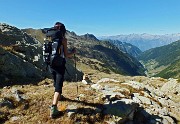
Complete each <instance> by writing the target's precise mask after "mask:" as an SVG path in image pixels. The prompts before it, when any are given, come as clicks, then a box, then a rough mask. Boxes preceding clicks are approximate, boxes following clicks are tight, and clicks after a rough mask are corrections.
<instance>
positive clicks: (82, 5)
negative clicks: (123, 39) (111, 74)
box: [0, 0, 180, 36]
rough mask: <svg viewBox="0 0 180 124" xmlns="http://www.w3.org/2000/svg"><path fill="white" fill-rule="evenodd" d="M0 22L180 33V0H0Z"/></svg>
mask: <svg viewBox="0 0 180 124" xmlns="http://www.w3.org/2000/svg"><path fill="white" fill-rule="evenodd" d="M0 5H1V7H0V23H2V22H4V23H8V24H10V25H13V26H16V27H18V28H36V29H37V28H44V27H51V26H53V25H54V23H55V22H56V21H60V22H63V23H64V24H65V26H66V28H67V30H70V31H74V32H75V33H76V34H78V35H81V34H86V33H91V34H94V35H95V36H104V35H118V34H131V33H138V34H139V33H149V34H170V33H180V0H0Z"/></svg>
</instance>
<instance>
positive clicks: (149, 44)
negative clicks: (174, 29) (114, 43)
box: [98, 33, 180, 51]
mask: <svg viewBox="0 0 180 124" xmlns="http://www.w3.org/2000/svg"><path fill="white" fill-rule="evenodd" d="M98 39H101V40H102V39H104V40H105V39H110V40H119V41H121V42H126V43H130V44H132V45H135V46H137V47H138V48H139V49H140V50H141V51H146V50H148V49H151V48H155V47H160V46H164V45H167V44H170V43H172V42H174V41H177V40H180V33H178V34H165V35H151V34H146V33H144V34H129V35H116V36H102V37H99V38H98Z"/></svg>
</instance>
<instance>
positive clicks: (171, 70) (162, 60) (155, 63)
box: [138, 41, 180, 78]
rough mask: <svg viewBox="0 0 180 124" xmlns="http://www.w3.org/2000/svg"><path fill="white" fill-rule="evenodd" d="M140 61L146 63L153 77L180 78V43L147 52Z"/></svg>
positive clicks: (141, 56)
mask: <svg viewBox="0 0 180 124" xmlns="http://www.w3.org/2000/svg"><path fill="white" fill-rule="evenodd" d="M138 59H139V60H140V61H142V62H143V63H144V65H145V66H146V68H147V69H148V72H149V74H151V75H156V76H161V77H165V78H170V77H174V78H180V76H179V72H180V71H179V62H180V41H176V42H173V43H171V44H169V45H165V46H162V47H157V48H153V49H150V50H147V51H145V52H143V53H142V54H141V55H140V56H139V57H138ZM158 73H159V74H158Z"/></svg>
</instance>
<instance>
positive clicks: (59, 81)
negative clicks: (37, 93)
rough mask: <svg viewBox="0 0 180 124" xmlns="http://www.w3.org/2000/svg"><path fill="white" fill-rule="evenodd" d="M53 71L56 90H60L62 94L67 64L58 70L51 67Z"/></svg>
mask: <svg viewBox="0 0 180 124" xmlns="http://www.w3.org/2000/svg"><path fill="white" fill-rule="evenodd" d="M51 73H52V76H53V79H54V88H55V92H59V93H60V94H62V87H63V82H64V73H65V66H64V67H63V68H60V69H57V70H55V69H52V68H51Z"/></svg>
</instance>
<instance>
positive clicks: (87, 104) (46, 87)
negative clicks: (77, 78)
mask: <svg viewBox="0 0 180 124" xmlns="http://www.w3.org/2000/svg"><path fill="white" fill-rule="evenodd" d="M43 82H44V83H43ZM43 82H40V84H41V85H40V84H39V85H36V86H33V85H26V86H23V87H20V86H14V87H16V88H17V89H18V90H20V91H21V92H23V93H24V95H25V96H26V98H27V102H28V104H29V105H28V108H27V109H24V103H22V105H20V104H18V103H16V104H15V108H13V109H9V108H7V107H3V108H1V109H0V112H3V113H4V114H2V115H3V116H2V115H1V116H2V117H1V118H0V119H3V118H4V119H7V118H8V119H9V120H8V121H6V123H5V124H10V123H20V124H23V123H28V124H34V123H40V124H51V123H55V124H56V123H58V124H59V123H62V124H74V123H75V122H81V123H97V124H99V123H101V122H103V118H104V117H103V116H102V115H101V114H100V113H97V112H96V111H95V109H96V107H99V106H101V103H99V102H98V101H94V97H96V95H98V93H96V92H94V91H93V90H86V89H87V88H89V86H88V85H87V86H86V85H82V84H81V85H80V84H79V87H78V90H79V92H78V94H84V95H85V97H80V101H78V100H76V98H77V90H76V88H77V83H69V82H65V84H64V87H63V95H64V96H65V98H66V100H65V101H60V102H59V104H58V108H59V109H60V110H61V111H63V112H64V114H63V115H62V116H61V117H59V118H57V119H50V117H49V115H50V113H49V111H50V109H49V106H50V105H51V104H52V98H53V93H54V88H53V86H52V81H50V82H48V83H45V82H46V81H43ZM4 91H5V89H3V91H2V92H4ZM2 97H3V96H2ZM15 102H17V101H15V100H13V103H15ZM68 105H75V106H77V114H76V115H75V116H73V117H71V118H69V117H68V116H67V112H66V108H67V106H68ZM87 111H90V113H87ZM6 113H9V115H8V116H7V114H6ZM6 116H7V118H5V117H6ZM12 117H18V118H20V119H17V120H16V121H12V120H11V118H12Z"/></svg>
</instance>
